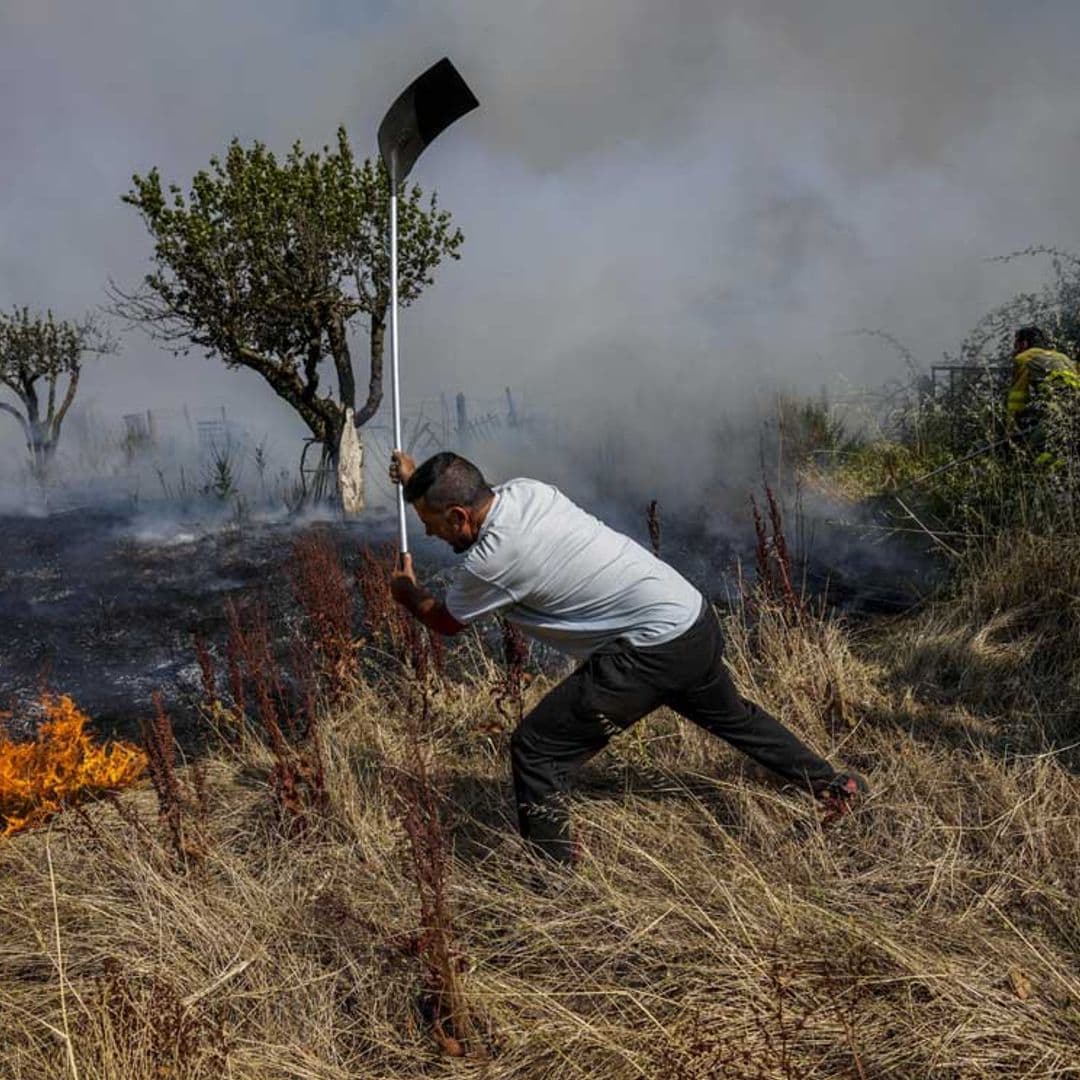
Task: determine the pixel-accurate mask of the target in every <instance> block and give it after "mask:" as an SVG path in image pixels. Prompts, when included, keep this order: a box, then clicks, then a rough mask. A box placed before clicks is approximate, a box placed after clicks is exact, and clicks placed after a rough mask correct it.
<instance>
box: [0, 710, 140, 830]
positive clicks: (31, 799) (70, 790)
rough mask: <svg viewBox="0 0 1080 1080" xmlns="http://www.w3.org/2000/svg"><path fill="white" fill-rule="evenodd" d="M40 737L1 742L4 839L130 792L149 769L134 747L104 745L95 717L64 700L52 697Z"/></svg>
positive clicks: (1, 739)
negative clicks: (91, 801)
mask: <svg viewBox="0 0 1080 1080" xmlns="http://www.w3.org/2000/svg"><path fill="white" fill-rule="evenodd" d="M41 706H42V711H43V713H44V716H45V719H44V720H43V721H42V723H41V724H40V726H39V727H38V730H37V734H36V737H35V738H34V739H33V740H32V741H29V742H13V741H12V740H10V739H8V738H6V737H0V818H2V819H3V822H4V830H3V834H2V835H3V836H11V835H12V834H13V833H16V832H20V831H21V830H23V829H27V828H31V827H33V826H35V825H39V824H41V823H42V822H44V821H47V820H48V819H49V818H50V817H51V816H52V815H53V814H55V813H57V812H58V811H59V810H61V809H62V808H63V807H64V806H67V805H72V804H74V803H77V802H81V801H82V800H84V799H86V798H88V797H90V796H93V795H97V794H101V793H102V792H106V791H117V790H120V789H122V788H126V787H130V786H131V785H132V784H134V783H135V781H136V780H138V779H139V778H140V777H141V776H142V775H143V772H144V771H145V769H146V755H145V754H144V753H143V752H142V751H141V750H140V749H139V748H138V747H137V746H132V745H130V744H129V743H125V742H119V741H113V742H107V743H105V744H99V743H97V742H95V741H94V739H93V737H92V735H91V734H90V732H89V731H88V730H87V725H88V724H89V723H90V720H89V717H87V716H85V715H84V714H83V713H82V712H80V711H79V709H78V707H77V706H76V705H75V702H74V701H72V700H71V698H69V697H66V696H64V695H52V694H46V695H44V696H43V697H42V701H41Z"/></svg>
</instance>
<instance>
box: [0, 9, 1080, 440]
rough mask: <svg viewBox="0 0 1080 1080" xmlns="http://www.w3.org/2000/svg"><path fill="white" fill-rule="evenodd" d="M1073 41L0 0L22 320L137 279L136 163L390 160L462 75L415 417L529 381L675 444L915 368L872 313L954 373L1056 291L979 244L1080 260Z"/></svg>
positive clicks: (136, 349)
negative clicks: (949, 357) (436, 94)
mask: <svg viewBox="0 0 1080 1080" xmlns="http://www.w3.org/2000/svg"><path fill="white" fill-rule="evenodd" d="M1078 47H1080V5H1077V4H1076V3H1075V0H1048V2H1039V0H1029V2H1028V3H1026V4H1018V3H1016V2H1015V0H1008V2H1005V0H951V2H948V3H942V2H941V0H904V2H903V3H901V2H899V0H890V2H886V0H818V2H817V3H813V4H809V3H805V2H803V3H799V2H796V0H754V2H751V0H736V2H712V3H709V2H705V0H667V2H666V3H663V4H661V3H658V2H653V3H645V2H644V0H618V2H616V0H600V2H597V0H591V2H590V0H574V2H573V3H571V2H569V0H544V2H543V3H540V2H536V0H519V2H517V3H505V2H494V0H450V2H448V3H444V4H439V5H435V4H430V3H423V4H421V3H418V2H415V0H413V2H408V3H389V2H381V3H365V2H363V0H349V2H346V0H307V2H304V3H300V2H294V0H258V2H255V0H224V2H222V0H218V2H215V3H209V2H207V0H188V2H187V3H185V4H176V3H173V2H165V0H95V2H94V3H92V4H88V3H85V2H76V0H0V98H2V100H3V102H4V107H3V109H2V110H0V148H2V152H3V153H2V158H0V170H2V173H0V176H2V192H3V198H2V201H0V238H2V243H0V305H3V306H4V307H10V306H11V305H13V304H20V305H21V304H29V305H31V306H36V307H42V308H44V307H46V306H51V307H52V308H53V309H54V310H55V311H57V312H59V313H62V314H68V315H78V314H80V313H81V312H83V311H85V310H86V309H88V308H91V307H93V306H94V305H96V304H99V303H101V302H102V301H103V299H104V292H103V289H104V284H105V282H106V281H107V279H108V278H110V277H112V278H114V279H116V280H117V281H119V282H121V283H126V284H134V283H135V282H136V281H137V280H138V278H139V277H140V276H141V274H143V273H145V271H146V270H147V269H148V266H149V253H150V242H149V237H148V235H147V234H146V233H145V230H144V228H143V226H142V224H141V222H140V220H139V219H138V217H137V215H136V214H135V213H134V211H133V210H131V209H130V208H129V207H125V206H123V205H122V204H121V203H120V195H121V193H122V192H124V191H125V190H126V189H127V187H128V186H129V180H130V176H131V174H132V173H133V172H135V171H139V172H144V171H146V170H148V169H149V168H150V167H151V166H153V165H158V166H160V167H161V169H162V172H163V175H164V176H165V178H166V179H167V180H177V181H179V182H181V183H182V184H186V183H187V181H188V180H190V178H191V176H192V174H193V173H194V172H195V171H196V170H197V169H199V168H201V167H203V166H205V165H206V163H207V160H208V159H209V157H210V156H211V155H212V154H215V153H220V152H221V150H222V149H223V147H224V146H225V145H226V143H227V142H228V140H229V139H230V138H231V137H232V136H234V135H235V136H239V138H240V139H241V140H243V141H244V142H251V141H253V140H256V139H259V140H262V141H264V142H266V143H268V144H269V145H270V146H271V147H272V148H274V149H275V150H277V151H280V152H284V151H285V150H286V149H287V147H288V146H289V144H290V143H291V142H292V141H293V140H294V139H297V138H300V139H302V140H303V141H304V143H305V144H307V145H309V146H318V145H322V144H323V143H325V142H328V141H331V140H332V138H333V133H334V129H335V127H336V126H337V125H338V124H340V123H344V124H345V125H346V126H347V127H348V129H349V131H350V134H351V135H352V138H353V142H354V145H355V146H356V148H357V150H358V152H360V153H361V154H367V153H372V154H373V153H374V152H375V131H376V128H377V126H378V122H379V119H380V117H381V116H382V114H383V112H384V111H385V109H386V107H387V106H388V105H389V103H390V101H391V100H392V99H393V98H394V97H395V95H396V94H397V92H398V91H399V90H401V89H402V88H403V87H404V85H405V84H407V83H408V82H409V81H410V80H411V79H412V78H413V77H414V76H415V75H416V74H418V73H419V72H420V71H421V70H423V69H424V68H425V67H427V66H428V65H429V64H431V63H433V62H434V61H435V60H437V59H438V58H439V57H440V56H443V55H449V56H450V57H451V58H452V59H453V60H454V62H455V64H456V65H457V67H458V68H459V70H460V71H461V72H462V74H463V75H464V76H465V78H466V80H467V81H468V82H469V84H470V85H471V86H472V88H473V90H474V91H475V92H476V94H477V96H478V97H479V98H480V102H481V107H480V110H478V111H477V112H475V113H473V114H470V115H469V116H468V117H467V118H465V119H464V120H463V121H461V122H460V123H459V124H458V125H457V126H456V127H455V128H453V129H451V130H450V131H448V132H447V133H446V134H445V135H443V136H442V137H441V138H440V140H439V141H438V142H436V143H435V144H434V146H433V147H432V148H431V149H429V150H428V151H427V153H426V154H425V156H424V157H423V158H422V159H421V161H420V163H419V165H418V166H417V169H416V172H415V174H414V175H415V178H416V179H417V180H419V181H420V182H421V183H422V184H423V185H425V186H427V187H432V186H433V187H435V188H437V189H438V191H439V193H440V197H441V201H442V203H443V205H444V206H445V207H447V208H448V209H450V210H451V211H452V212H453V213H454V215H455V217H456V219H457V221H458V223H459V224H460V225H461V227H462V228H463V230H464V231H465V234H466V242H465V246H464V248H463V258H462V260H461V262H460V263H454V264H451V265H450V266H448V267H446V268H445V269H444V271H442V272H441V273H440V276H439V280H438V281H437V283H436V285H435V286H434V287H433V288H432V289H431V290H430V291H429V293H428V294H427V295H426V296H425V297H423V298H422V299H421V300H420V301H419V302H418V303H417V304H416V305H415V306H414V307H413V308H411V309H409V310H408V311H407V312H406V313H405V315H404V317H403V321H402V359H403V365H404V371H405V389H406V393H407V395H409V399H410V400H417V399H419V398H420V397H422V396H427V395H433V394H438V392H439V391H440V390H446V391H449V392H454V391H456V390H458V389H464V390H465V391H467V392H468V393H470V394H474V395H477V396H488V397H494V396H496V395H498V394H500V393H501V390H502V387H503V386H504V385H506V384H510V385H512V386H514V387H515V388H517V390H518V392H519V393H522V394H524V395H525V396H526V398H527V399H528V400H534V401H539V400H541V399H546V400H550V401H574V402H578V403H583V402H584V403H588V405H589V408H591V409H597V410H598V409H599V408H600V403H601V402H610V403H612V404H613V405H614V406H615V407H616V408H620V409H625V410H628V411H627V412H626V414H625V415H626V416H627V418H628V421H630V422H636V421H637V420H639V419H641V418H643V417H644V416H645V415H648V414H650V413H652V414H653V415H652V420H653V422H654V424H655V425H657V426H658V427H659V429H660V431H661V433H665V432H668V431H670V432H671V433H672V435H673V437H674V434H675V433H676V432H678V431H685V430H688V426H687V420H688V418H692V419H693V420H694V424H696V423H697V422H698V421H699V420H700V418H701V417H702V416H708V415H709V414H710V413H711V412H712V411H715V410H717V409H720V408H723V407H731V406H734V405H737V403H738V402H739V401H741V400H743V399H744V398H745V396H746V395H747V393H749V392H751V391H753V390H755V389H760V388H762V387H765V386H768V385H771V383H772V381H774V380H777V379H781V380H784V381H790V382H793V383H795V384H797V385H799V386H803V387H817V386H820V385H822V384H826V383H827V384H829V385H831V386H834V387H835V386H837V385H839V383H840V381H841V380H842V379H847V380H850V381H851V382H852V383H855V384H858V383H860V382H864V381H876V380H880V379H882V378H884V377H886V376H888V375H891V374H896V373H897V370H898V361H897V358H896V357H895V355H893V354H892V353H891V352H890V351H889V350H888V349H887V348H886V347H884V346H882V345H881V344H880V343H878V342H875V341H873V340H868V339H863V338H855V337H852V336H851V331H853V330H855V329H858V328H860V327H873V328H881V329H884V330H887V331H889V332H891V333H893V334H895V335H896V336H897V337H899V338H900V339H901V340H903V341H904V342H905V343H906V344H908V345H909V346H910V347H911V348H912V349H913V350H914V351H915V352H916V354H917V355H918V356H919V358H920V359H922V360H924V361H926V362H929V361H931V360H933V359H936V358H937V357H939V356H940V354H941V352H942V350H944V349H948V348H953V347H955V346H956V345H957V344H958V342H959V340H960V338H961V337H962V336H963V334H964V332H965V331H966V330H967V329H968V328H969V327H970V325H971V324H972V323H973V322H974V321H975V319H976V318H977V317H978V316H979V315H980V314H981V313H982V311H984V310H985V309H986V308H987V307H989V306H992V305H994V304H997V303H1000V302H1001V301H1003V300H1005V299H1006V298H1008V297H1009V296H1010V295H1011V294H1012V293H1013V292H1015V291H1016V290H1017V288H1018V287H1019V286H1021V285H1026V284H1030V283H1031V282H1033V281H1036V280H1038V271H1039V269H1040V268H1039V267H1038V266H1037V265H1008V266H1003V265H1001V264H999V263H991V262H988V261H987V260H988V257H990V256H994V255H999V254H1002V253H1006V252H1009V251H1012V250H1015V249H1018V248H1023V247H1026V246H1028V245H1030V244H1037V243H1047V244H1053V245H1057V246H1060V247H1064V248H1071V249H1073V250H1076V249H1080V235H1078V234H1080V222H1078V221H1077V219H1076V216H1075V207H1074V202H1075V198H1074V189H1075V177H1076V175H1077V171H1078V168H1080V143H1078V128H1080V110H1078V109H1077V107H1076V102H1077V96H1078V95H1077V82H1078V74H1077V69H1076V62H1075V57H1076V55H1077V51H1078ZM357 355H358V356H363V355H364V354H363V350H362V349H358V350H357ZM364 381H365V373H364V372H363V371H361V383H363V382H364ZM82 398H83V400H84V401H85V402H87V403H92V404H93V405H94V407H95V408H98V409H100V410H102V411H105V412H111V413H117V414H118V413H121V412H124V411H129V410H134V409H141V408H156V409H175V408H179V406H180V404H181V403H185V402H186V403H190V404H191V405H192V406H193V407H196V408H201V407H204V406H209V405H211V404H214V403H217V402H222V401H224V402H227V403H228V404H229V406H230V407H231V408H235V409H237V410H239V411H240V412H242V413H247V412H251V411H252V410H256V411H260V413H261V411H262V410H265V417H266V418H267V422H281V423H282V424H284V414H283V412H282V409H281V407H280V406H277V405H276V404H275V402H274V399H273V396H272V394H271V392H270V390H269V389H268V388H264V387H263V385H262V384H261V383H260V382H259V380H258V378H257V377H256V376H254V375H252V374H250V373H247V372H227V371H225V369H224V368H223V367H222V366H221V365H220V364H219V363H217V362H213V361H209V360H205V359H203V358H202V357H200V356H198V355H192V356H190V357H188V358H187V359H186V360H178V359H174V358H172V357H170V356H168V355H167V354H162V353H161V352H160V351H159V350H158V349H157V348H156V347H155V346H154V345H153V344H152V343H150V342H149V341H147V340H146V339H145V338H144V337H142V336H140V335H138V334H136V333H128V334H125V335H124V336H123V338H122V353H121V355H120V356H118V357H115V358H111V359H109V360H107V361H104V362H101V363H95V364H91V365H90V368H89V370H88V372H87V375H86V377H85V380H84V386H83V389H82ZM658 402H659V403H661V404H659V405H658V404H657V403H658ZM636 409H640V410H641V411H640V412H637V411H630V410H636ZM0 423H4V424H6V425H10V426H11V427H12V428H13V427H14V424H13V422H12V421H10V419H9V418H6V417H3V416H0ZM694 424H691V425H690V428H691V429H694ZM8 434H9V435H10V434H13V433H12V432H8ZM2 435H3V432H0V437H2Z"/></svg>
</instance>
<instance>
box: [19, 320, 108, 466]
mask: <svg viewBox="0 0 1080 1080" xmlns="http://www.w3.org/2000/svg"><path fill="white" fill-rule="evenodd" d="M112 349H113V345H112V343H111V342H110V341H109V339H108V338H107V336H105V335H104V334H103V333H101V332H100V331H99V329H98V327H97V325H96V323H95V322H94V320H93V319H92V318H91V317H89V316H88V317H87V318H85V319H83V321H82V322H79V323H71V322H65V321H63V320H60V321H58V320H57V319H55V318H54V317H53V313H52V312H51V311H48V312H46V313H45V315H40V314H31V312H30V310H29V308H25V307H24V308H16V309H15V310H14V311H13V312H12V313H11V314H10V315H7V314H4V313H0V386H2V387H4V388H5V389H7V390H9V391H10V392H11V393H13V394H14V395H15V396H16V398H18V401H19V404H18V407H16V406H14V405H12V404H11V403H10V402H6V401H2V400H0V412H4V413H7V414H8V415H9V416H13V417H14V418H15V419H16V421H18V424H19V427H20V428H22V433H23V436H24V438H25V439H26V448H27V450H28V451H29V452H30V461H31V467H32V468H33V470H34V473H35V475H37V476H39V477H41V476H44V475H45V473H46V472H47V471H48V469H49V466H50V465H51V464H52V460H53V457H54V456H55V454H56V447H57V444H58V442H59V440H60V428H61V425H62V424H63V422H64V417H65V416H67V413H68V410H69V409H70V408H71V403H72V402H73V401H74V400H75V392H76V391H77V390H78V387H79V374H80V372H81V370H82V361H83V357H84V356H85V355H86V354H87V353H104V352H110V351H112ZM65 383H66V385H65ZM43 396H44V401H43V400H42V399H43Z"/></svg>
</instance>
